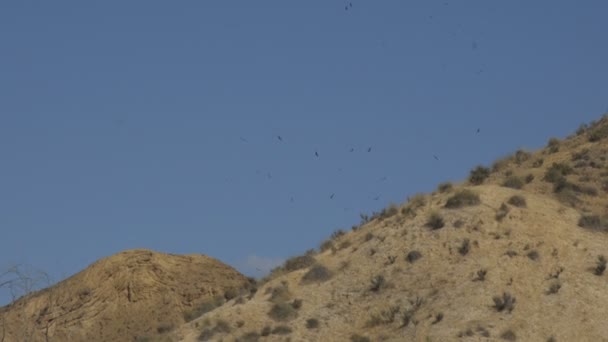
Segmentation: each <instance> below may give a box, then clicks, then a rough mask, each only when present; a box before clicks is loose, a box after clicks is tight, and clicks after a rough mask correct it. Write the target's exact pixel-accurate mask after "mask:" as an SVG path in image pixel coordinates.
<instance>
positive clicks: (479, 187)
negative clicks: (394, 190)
mask: <svg viewBox="0 0 608 342" xmlns="http://www.w3.org/2000/svg"><path fill="white" fill-rule="evenodd" d="M606 137H608V118H606V117H604V118H602V119H601V120H599V121H598V122H593V123H591V125H588V126H587V125H583V126H581V127H580V128H579V129H578V130H577V132H576V134H573V135H572V136H570V137H568V138H566V139H564V140H559V139H556V138H552V139H551V140H550V141H549V142H548V144H547V146H546V147H545V148H542V149H540V150H538V151H524V150H518V151H516V152H515V153H514V154H512V155H510V156H507V157H504V158H501V159H499V160H497V161H496V162H495V163H494V164H493V165H491V166H487V167H485V166H478V167H475V168H474V169H473V170H472V171H471V174H470V177H469V178H468V179H467V180H466V181H463V182H462V183H460V184H451V183H443V184H440V185H439V186H438V188H437V191H435V192H433V193H430V194H419V195H416V196H413V197H412V198H410V199H409V201H407V203H403V204H399V205H392V206H390V207H388V208H385V209H384V210H382V211H381V212H379V213H374V214H372V215H371V216H369V217H368V216H366V215H362V223H361V224H360V225H358V226H356V227H353V229H352V231H350V232H345V231H341V230H339V231H336V232H335V233H334V234H333V235H332V236H331V238H329V239H328V240H327V241H325V242H323V243H322V244H321V246H320V248H319V249H318V250H310V251H309V252H307V253H306V254H305V255H301V256H296V257H293V258H290V259H288V260H287V261H286V262H285V264H284V265H283V266H281V267H278V268H277V269H275V270H274V271H273V272H272V273H271V274H270V275H269V276H268V277H267V278H266V279H264V280H263V281H261V282H260V283H259V284H258V290H257V292H256V293H255V294H254V295H248V296H240V297H237V298H235V299H233V300H231V301H229V302H227V303H226V304H224V305H222V306H220V307H218V308H217V309H215V310H213V311H211V312H208V313H206V314H204V315H202V316H201V317H199V318H197V319H196V320H194V321H192V322H189V323H187V324H185V325H184V326H182V327H180V328H179V329H177V330H176V331H175V332H173V338H174V339H176V340H180V341H258V340H259V341H287V340H291V341H355V342H362V341H461V340H462V341H516V340H519V341H602V340H604V341H606V340H608V326H606V324H605V323H604V320H603V316H604V312H605V310H604V308H605V307H607V306H608V293H606V291H605V289H606V286H607V285H608V278H607V277H608V275H607V274H606V272H605V268H606V254H607V253H608V250H607V249H606V246H607V245H608V234H607V232H608V223H607V222H608V221H607V220H606V219H605V218H604V216H603V215H602V213H603V212H605V208H606V207H608V196H607V194H606V191H608V163H606V157H607V156H608V155H607V152H608V142H607V139H606Z"/></svg>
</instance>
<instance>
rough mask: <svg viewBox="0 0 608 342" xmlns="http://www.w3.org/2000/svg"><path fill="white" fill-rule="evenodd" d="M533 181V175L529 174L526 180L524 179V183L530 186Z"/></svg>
mask: <svg viewBox="0 0 608 342" xmlns="http://www.w3.org/2000/svg"><path fill="white" fill-rule="evenodd" d="M533 180H534V175H533V174H531V173H529V174H528V175H527V176H526V178H525V179H524V181H525V182H526V184H530V183H532V181H533Z"/></svg>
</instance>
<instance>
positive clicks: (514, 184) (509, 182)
mask: <svg viewBox="0 0 608 342" xmlns="http://www.w3.org/2000/svg"><path fill="white" fill-rule="evenodd" d="M502 186H504V187H507V188H511V189H521V188H522V187H523V186H524V181H523V180H522V179H521V178H520V177H517V176H510V177H508V178H507V179H505V181H504V182H503V183H502Z"/></svg>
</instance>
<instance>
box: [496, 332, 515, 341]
mask: <svg viewBox="0 0 608 342" xmlns="http://www.w3.org/2000/svg"><path fill="white" fill-rule="evenodd" d="M500 338H502V339H503V340H505V341H516V340H517V336H516V335H515V333H514V332H513V331H512V330H507V331H505V332H503V333H502V334H500Z"/></svg>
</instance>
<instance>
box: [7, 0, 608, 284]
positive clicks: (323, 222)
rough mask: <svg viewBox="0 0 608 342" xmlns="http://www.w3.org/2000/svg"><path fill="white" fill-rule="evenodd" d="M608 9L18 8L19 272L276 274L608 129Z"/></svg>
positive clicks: (14, 191)
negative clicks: (479, 167)
mask: <svg viewBox="0 0 608 342" xmlns="http://www.w3.org/2000/svg"><path fill="white" fill-rule="evenodd" d="M345 6H348V10H346V9H345ZM607 10H608V4H606V3H605V2H602V1H583V2H579V3H574V2H571V1H534V2H530V1H501V2H488V1H466V2H463V1H458V2H456V1H451V0H448V1H382V2H380V1H373V2H372V1H352V7H351V6H350V5H349V1H320V0H319V1H297V2H295V1H255V2H253V1H239V2H237V1H205V2H202V1H198V2H195V1H182V2H168V1H128V2H125V1H103V2H94V3H93V2H83V1H52V2H50V1H47V2H34V1H2V2H0V75H1V76H0V161H1V164H0V165H1V167H0V227H1V228H2V232H3V236H2V239H1V245H0V266H1V267H7V266H8V265H12V264H18V263H19V264H29V265H32V266H33V267H35V268H37V269H42V270H45V271H47V272H48V273H49V274H50V275H51V276H52V277H53V278H54V279H55V280H60V279H61V278H63V277H66V276H69V275H71V274H73V273H75V272H77V271H79V270H81V269H83V268H84V267H86V266H87V265H88V264H90V263H92V262H94V261H95V260H97V259H99V258H101V257H104V256H108V255H111V254H113V253H116V252H119V251H122V250H125V249H131V248H150V249H154V250H157V251H162V252H170V253H178V254H183V253H203V254H207V255H210V256H213V257H216V258H218V259H220V260H222V261H224V262H226V263H228V264H230V265H233V266H235V267H237V268H238V269H239V270H241V271H243V272H246V273H247V274H249V275H254V276H259V275H260V272H259V271H257V270H256V269H255V268H256V267H258V268H261V269H266V268H268V267H270V266H272V265H273V263H275V262H277V261H280V260H281V259H284V258H286V257H288V256H291V255H296V254H299V253H302V252H304V251H305V250H307V249H309V248H314V247H317V246H318V244H319V242H321V241H322V240H323V239H324V238H326V237H327V236H329V235H330V234H331V232H332V231H333V230H335V229H337V228H344V229H349V228H350V226H351V225H353V224H356V223H358V221H359V214H360V213H362V212H366V213H369V212H371V211H374V210H379V209H380V208H382V207H384V206H386V205H387V204H389V203H390V202H397V203H400V202H403V201H404V200H405V199H406V198H407V196H409V195H412V194H414V193H416V192H420V191H431V190H433V189H434V188H435V186H436V185H437V184H438V183H439V182H441V181H445V180H459V179H462V178H464V177H466V175H467V173H468V171H469V170H470V169H471V168H472V167H473V166H475V165H476V164H480V163H484V164H489V163H491V162H492V161H493V160H495V159H497V158H498V157H500V156H503V155H505V154H507V153H509V152H512V151H514V150H515V149H517V148H531V149H534V148H538V147H541V146H543V145H544V144H545V142H546V141H547V139H548V138H549V137H551V136H557V137H564V136H566V135H567V134H569V133H571V132H573V131H574V130H575V129H576V128H577V127H578V125H579V124H580V123H583V122H588V121H590V120H592V119H596V118H599V117H600V115H602V114H603V113H604V112H606V110H608V82H606V80H607V76H608V68H607V67H606V61H607V60H608V44H607V43H606V38H605V34H606V30H605V13H606V11H607ZM477 128H480V129H481V132H480V134H476V132H475V131H476V129H477ZM279 135H280V136H281V137H282V139H283V141H279V139H278V138H277V136H279ZM370 147H371V152H367V150H368V149H369V148H370ZM351 148H352V149H354V151H353V152H350V150H351ZM315 152H318V154H319V157H316V156H315ZM433 155H436V156H438V157H439V160H435V159H434V158H433ZM332 194H334V197H333V198H330V196H331V195H332ZM376 198H378V199H377V200H376Z"/></svg>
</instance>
